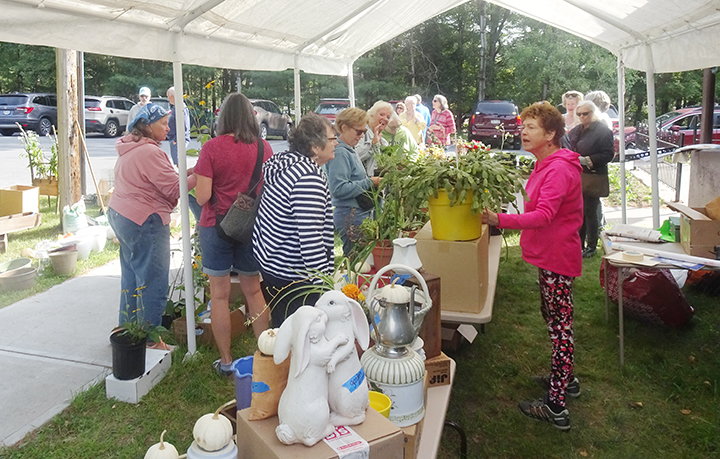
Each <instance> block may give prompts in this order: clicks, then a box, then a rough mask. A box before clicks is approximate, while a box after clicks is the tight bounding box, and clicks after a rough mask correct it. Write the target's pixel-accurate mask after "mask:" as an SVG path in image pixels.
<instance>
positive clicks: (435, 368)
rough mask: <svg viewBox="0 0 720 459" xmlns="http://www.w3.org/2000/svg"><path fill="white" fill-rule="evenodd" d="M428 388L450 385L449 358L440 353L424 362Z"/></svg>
mask: <svg viewBox="0 0 720 459" xmlns="http://www.w3.org/2000/svg"><path fill="white" fill-rule="evenodd" d="M425 371H427V385H428V387H436V386H446V385H448V384H450V358H449V357H448V356H447V355H445V354H443V353H440V355H439V356H437V357H434V358H432V359H427V360H425Z"/></svg>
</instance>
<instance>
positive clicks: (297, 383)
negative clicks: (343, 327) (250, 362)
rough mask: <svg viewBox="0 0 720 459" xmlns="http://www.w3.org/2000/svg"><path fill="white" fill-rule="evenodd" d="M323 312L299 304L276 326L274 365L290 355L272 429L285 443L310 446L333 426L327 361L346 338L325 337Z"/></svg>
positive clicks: (342, 336)
mask: <svg viewBox="0 0 720 459" xmlns="http://www.w3.org/2000/svg"><path fill="white" fill-rule="evenodd" d="M327 320H328V318H327V315H326V314H325V313H324V312H323V311H322V310H320V309H317V308H314V307H312V306H301V307H300V308H299V309H298V310H297V311H295V313H293V314H292V315H291V316H290V317H288V318H287V319H286V320H285V322H283V324H282V325H281V326H280V329H279V330H278V332H277V337H276V338H275V354H274V356H273V359H274V361H275V364H280V363H282V362H283V361H284V360H285V359H286V358H287V357H288V355H289V354H290V350H292V356H291V357H290V373H289V375H288V382H287V387H286V388H285V391H283V393H282V395H281V396H280V404H279V405H278V418H279V420H280V425H278V426H277V428H276V429H275V435H277V437H278V440H280V441H281V442H282V443H284V444H286V445H291V444H293V443H303V444H305V445H306V446H312V445H314V444H315V443H317V442H319V441H320V440H322V439H323V438H324V437H326V436H328V435H329V434H330V433H332V431H333V430H334V428H335V426H334V424H332V423H331V422H330V407H329V405H328V364H329V363H330V362H331V360H333V363H332V365H333V368H334V366H335V364H336V362H335V361H334V354H335V350H336V349H337V348H338V346H341V345H344V344H347V342H348V341H349V339H348V337H347V336H345V335H335V336H333V337H332V339H330V340H328V339H327V338H325V324H326V323H327Z"/></svg>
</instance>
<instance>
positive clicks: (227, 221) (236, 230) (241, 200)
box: [215, 138, 265, 243]
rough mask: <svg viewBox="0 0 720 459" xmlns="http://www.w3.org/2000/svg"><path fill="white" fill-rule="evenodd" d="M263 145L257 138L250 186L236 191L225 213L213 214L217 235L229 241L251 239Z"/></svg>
mask: <svg viewBox="0 0 720 459" xmlns="http://www.w3.org/2000/svg"><path fill="white" fill-rule="evenodd" d="M264 149H265V146H264V145H263V141H262V139H260V138H258V156H257V160H256V161H255V169H254V170H253V174H252V177H251V178H250V186H248V189H247V190H246V191H245V193H238V195H237V198H236V199H235V202H233V203H232V205H231V206H230V208H229V209H228V211H227V213H226V214H225V215H218V214H217V212H216V215H215V229H216V230H217V232H218V235H219V236H220V237H221V238H222V239H224V240H226V241H228V242H231V243H238V242H239V243H248V242H251V241H252V234H253V228H254V227H255V217H256V216H257V211H258V206H259V205H260V194H262V187H261V188H260V193H257V192H256V188H257V185H258V183H260V180H261V179H260V171H261V169H262V160H263V151H264Z"/></svg>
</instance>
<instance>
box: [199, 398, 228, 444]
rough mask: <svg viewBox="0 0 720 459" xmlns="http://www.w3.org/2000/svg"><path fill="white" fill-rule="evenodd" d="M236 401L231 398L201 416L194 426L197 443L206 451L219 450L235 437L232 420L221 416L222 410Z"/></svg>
mask: <svg viewBox="0 0 720 459" xmlns="http://www.w3.org/2000/svg"><path fill="white" fill-rule="evenodd" d="M233 403H235V400H231V401H229V402H227V403H226V404H224V405H223V406H221V407H220V408H218V409H217V410H216V411H215V412H214V413H208V414H206V415H203V416H201V417H200V419H198V420H197V422H195V427H193V438H195V443H197V445H198V446H199V447H200V448H202V449H204V450H205V451H211V452H212V451H219V450H221V449H223V448H224V447H225V446H227V445H228V444H229V443H230V442H231V441H232V437H233V428H232V424H231V423H230V420H229V419H228V418H226V417H225V416H221V415H220V414H219V413H220V411H221V410H222V409H223V408H225V407H227V406H230V405H232V404H233Z"/></svg>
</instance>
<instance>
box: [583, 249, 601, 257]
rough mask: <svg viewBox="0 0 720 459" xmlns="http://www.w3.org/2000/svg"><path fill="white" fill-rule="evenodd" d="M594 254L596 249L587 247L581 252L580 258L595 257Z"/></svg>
mask: <svg viewBox="0 0 720 459" xmlns="http://www.w3.org/2000/svg"><path fill="white" fill-rule="evenodd" d="M596 253H597V249H594V248H590V247H588V248H586V249H585V250H583V252H582V257H583V258H592V257H594V256H595V254H596Z"/></svg>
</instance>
